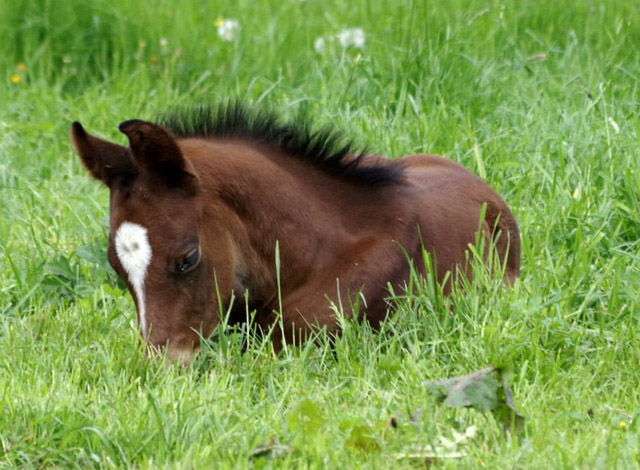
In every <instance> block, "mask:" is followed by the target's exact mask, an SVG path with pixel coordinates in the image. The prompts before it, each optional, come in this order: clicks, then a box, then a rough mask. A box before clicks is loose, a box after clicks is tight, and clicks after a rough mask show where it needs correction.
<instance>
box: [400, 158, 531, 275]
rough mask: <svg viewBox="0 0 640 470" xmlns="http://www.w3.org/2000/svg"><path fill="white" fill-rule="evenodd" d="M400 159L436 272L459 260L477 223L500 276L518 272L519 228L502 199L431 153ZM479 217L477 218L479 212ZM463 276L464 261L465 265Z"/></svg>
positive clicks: (461, 262) (458, 167)
mask: <svg viewBox="0 0 640 470" xmlns="http://www.w3.org/2000/svg"><path fill="white" fill-rule="evenodd" d="M401 162H402V163H403V164H404V166H405V171H406V173H405V174H406V178H407V183H408V184H409V185H411V186H412V187H413V188H414V194H415V198H417V202H416V206H417V207H416V209H415V210H416V211H417V212H418V219H419V221H420V222H419V224H420V232H421V236H422V242H423V243H424V245H425V248H427V250H428V251H429V252H430V253H431V254H432V255H434V256H435V259H436V260H437V271H438V277H439V278H440V280H442V279H443V278H444V276H445V274H446V273H447V272H448V271H451V270H452V269H455V268H462V267H464V265H465V262H466V260H465V256H466V255H465V252H467V251H468V246H469V244H474V243H475V238H476V237H475V235H476V233H477V232H478V229H481V230H482V231H483V232H485V234H486V235H487V239H488V240H491V241H493V242H494V243H495V248H496V250H497V252H498V256H499V258H500V261H501V263H504V262H505V259H506V272H505V282H507V283H511V282H512V281H514V280H515V279H516V278H517V277H518V275H519V273H520V234H519V230H518V225H517V222H516V220H515V218H514V216H513V214H512V213H511V211H510V210H509V208H508V207H507V205H506V203H505V202H504V201H503V200H502V198H501V197H500V196H498V195H497V194H496V193H495V191H493V189H491V187H489V185H488V184H487V183H485V182H484V181H482V180H481V179H480V178H478V177H477V176H475V175H473V174H472V173H471V172H469V171H468V170H467V169H466V168H464V167H463V166H461V165H459V164H457V163H455V162H453V161H451V160H447V159H445V158H442V157H438V156H434V155H410V156H407V157H404V158H403V159H402V160H401ZM483 211H484V220H481V217H483ZM465 271H466V274H467V275H468V276H469V275H470V272H469V271H468V267H466V268H465Z"/></svg>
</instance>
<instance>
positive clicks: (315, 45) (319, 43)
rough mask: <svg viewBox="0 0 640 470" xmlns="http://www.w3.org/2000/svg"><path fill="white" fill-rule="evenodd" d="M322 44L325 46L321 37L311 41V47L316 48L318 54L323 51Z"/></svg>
mask: <svg viewBox="0 0 640 470" xmlns="http://www.w3.org/2000/svg"><path fill="white" fill-rule="evenodd" d="M324 46H325V41H324V38H323V37H319V38H318V39H316V40H315V42H314V43H313V48H314V49H315V50H316V52H317V53H318V54H321V53H322V52H324Z"/></svg>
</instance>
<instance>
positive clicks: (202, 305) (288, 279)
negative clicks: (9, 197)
mask: <svg viewBox="0 0 640 470" xmlns="http://www.w3.org/2000/svg"><path fill="white" fill-rule="evenodd" d="M120 130H121V131H122V132H123V133H124V134H125V135H126V136H127V137H128V139H129V146H128V147H125V146H121V145H118V144H116V143H112V142H107V141H105V140H102V139H99V138H97V137H94V136H92V135H90V134H89V133H87V132H86V131H85V130H84V129H83V127H82V126H81V125H80V124H79V123H77V122H76V123H74V124H73V126H72V130H71V136H72V140H73V143H74V145H75V148H76V150H77V152H78V154H79V155H80V158H81V159H82V161H83V163H84V165H85V166H86V168H87V169H88V170H89V172H90V173H91V174H92V175H93V176H94V177H95V178H97V179H98V180H100V181H102V182H103V183H104V184H105V185H106V186H108V187H109V189H110V225H111V232H110V235H109V247H108V258H109V262H110V263H111V265H112V266H113V268H114V269H115V270H116V272H117V273H118V274H119V275H120V276H121V277H122V279H123V280H124V281H125V282H126V283H127V286H128V288H129V291H130V292H131V294H132V296H133V298H134V301H135V303H136V307H137V311H138V321H139V325H140V329H141V333H142V336H143V338H144V339H145V340H146V341H147V344H148V345H149V346H151V347H152V348H154V349H156V348H157V349H162V348H164V347H166V348H167V356H168V357H169V358H171V359H177V360H181V361H184V362H188V361H189V359H190V358H191V357H192V355H193V353H195V352H197V350H198V348H199V335H203V336H204V337H207V336H208V335H210V334H211V333H212V331H213V330H214V328H215V327H216V326H217V325H218V324H219V322H220V316H221V315H223V314H224V313H225V312H226V311H227V309H228V308H229V307H230V303H231V301H232V298H235V299H236V301H235V302H234V304H235V305H236V307H233V306H232V307H231V311H232V314H231V316H232V320H234V319H235V320H238V321H240V320H242V319H244V318H245V296H247V299H248V300H247V301H248V303H249V306H250V309H251V310H252V311H255V321H256V322H257V324H258V325H259V326H260V327H262V328H269V327H271V326H272V325H273V323H274V320H275V319H276V316H277V314H276V312H280V311H281V312H282V318H281V321H280V322H278V324H279V325H281V327H282V328H283V329H282V330H281V329H279V328H280V327H278V330H277V331H276V332H275V333H274V334H273V335H272V337H273V338H274V341H276V342H277V343H278V342H279V341H280V339H281V338H284V339H285V340H286V341H288V342H291V341H294V340H295V341H297V338H302V337H304V336H305V335H306V334H308V333H309V332H310V331H311V330H312V329H314V328H318V327H326V329H327V330H329V331H330V332H336V330H337V328H338V325H337V321H336V318H335V316H334V314H333V313H332V309H331V303H332V302H335V303H338V302H340V303H341V305H342V306H344V308H345V309H346V310H349V309H350V307H349V306H350V305H353V303H354V300H355V297H356V296H358V297H363V298H364V299H365V301H364V302H360V305H361V308H360V310H361V311H360V312H359V313H360V315H361V316H362V317H364V318H366V319H367V321H369V322H370V323H371V324H372V325H374V326H376V325H377V324H378V323H379V322H380V321H382V320H383V319H384V318H385V316H386V314H387V307H388V306H387V303H386V301H385V298H386V297H387V296H388V290H387V286H388V283H390V284H391V285H392V286H398V287H402V286H403V285H404V284H405V283H406V281H407V279H408V276H409V271H410V269H409V263H408V261H407V255H408V256H409V258H416V259H417V258H421V257H422V249H423V247H424V248H426V250H427V251H428V252H429V253H430V254H431V255H432V256H433V259H435V260H437V263H436V272H437V275H438V278H439V279H440V280H443V279H444V277H445V275H446V273H447V272H450V271H456V270H458V271H462V272H464V274H466V275H468V274H469V273H468V272H467V271H468V263H467V262H466V260H467V255H468V253H465V252H467V250H468V247H469V245H470V244H473V243H474V240H475V237H476V234H477V233H478V229H479V227H480V232H481V233H482V234H483V236H485V237H486V238H487V240H491V241H493V242H495V247H496V250H497V253H498V256H499V258H500V260H501V261H502V262H503V263H504V265H505V266H506V273H505V281H506V282H510V281H512V280H513V279H515V278H516V277H517V276H518V274H519V270H520V236H519V232H518V226H517V224H516V221H515V219H514V217H513V215H512V214H511V212H510V211H509V209H508V207H507V206H506V204H505V203H504V201H503V200H502V199H501V198H500V197H499V196H498V195H497V194H496V193H495V192H494V191H493V190H492V189H491V188H490V187H489V186H488V185H487V184H486V183H484V182H483V181H482V180H480V179H479V178H477V177H476V176H474V175H472V174H471V173H470V172H469V171H467V170H466V169H464V168H463V167H462V166H460V165H458V164H457V163H454V162H452V161H450V160H447V159H444V158H441V157H437V156H432V155H410V156H407V157H403V158H401V159H398V160H390V159H386V158H383V157H378V156H369V155H364V154H357V153H355V152H354V151H353V149H352V148H351V147H350V146H349V145H345V146H341V145H339V143H340V138H339V136H338V135H337V134H335V133H334V132H332V131H327V130H324V131H320V132H312V131H310V130H309V128H308V127H307V126H306V125H304V124H295V123H294V124H291V123H289V124H283V123H281V122H280V121H279V120H278V119H277V118H276V117H274V116H273V115H271V114H267V113H264V112H259V111H252V110H250V109H248V108H246V107H244V106H241V105H224V106H221V107H219V108H215V109H214V108H209V107H200V108H195V109H193V110H191V111H182V112H179V113H177V114H174V115H173V116H171V117H169V118H166V119H164V121H162V125H158V124H153V123H150V122H145V121H139V120H133V121H126V122H124V123H122V124H121V125H120ZM483 211H484V214H485V216H484V221H483V222H482V224H480V217H481V214H482V213H483ZM276 246H278V248H276ZM277 250H278V252H279V257H280V260H279V261H280V273H279V275H280V295H279V292H278V282H277V279H278V276H277V273H276V253H277ZM420 261H422V260H421V259H420ZM416 264H417V266H418V267H419V268H420V267H421V268H422V273H423V274H424V263H422V262H419V263H416ZM446 288H447V287H446V286H445V289H446ZM280 301H281V305H280ZM363 304H364V306H362V305H363ZM220 306H221V307H222V309H224V310H225V312H220V311H219V309H220ZM279 346H280V345H279V344H276V347H279Z"/></svg>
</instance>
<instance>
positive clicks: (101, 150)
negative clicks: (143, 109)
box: [71, 122, 137, 187]
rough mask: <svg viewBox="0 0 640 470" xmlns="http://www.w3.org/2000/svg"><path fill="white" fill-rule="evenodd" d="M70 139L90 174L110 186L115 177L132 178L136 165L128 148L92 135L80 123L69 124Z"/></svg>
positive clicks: (135, 172) (135, 171)
mask: <svg viewBox="0 0 640 470" xmlns="http://www.w3.org/2000/svg"><path fill="white" fill-rule="evenodd" d="M71 141H72V142H73V146H74V147H75V148H76V152H77V153H78V155H79V156H80V159H81V160H82V163H84V166H85V167H86V168H87V170H89V173H91V176H93V177H94V178H96V179H97V180H100V181H102V182H103V183H104V184H106V185H107V186H109V187H111V185H112V184H113V182H114V181H115V180H116V178H133V177H135V176H136V174H137V170H136V167H135V165H134V163H133V160H132V159H131V155H130V154H129V149H128V148H127V147H124V146H122V145H118V144H114V143H113V142H108V141H106V140H102V139H99V138H98V137H95V136H92V135H91V134H89V133H88V132H87V131H85V130H84V127H82V124H80V123H79V122H74V123H73V124H72V125H71Z"/></svg>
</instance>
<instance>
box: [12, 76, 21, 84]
mask: <svg viewBox="0 0 640 470" xmlns="http://www.w3.org/2000/svg"><path fill="white" fill-rule="evenodd" d="M11 81H12V82H13V83H15V84H18V83H20V82H21V81H22V78H20V75H16V74H13V75H11Z"/></svg>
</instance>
